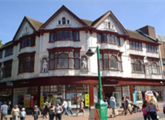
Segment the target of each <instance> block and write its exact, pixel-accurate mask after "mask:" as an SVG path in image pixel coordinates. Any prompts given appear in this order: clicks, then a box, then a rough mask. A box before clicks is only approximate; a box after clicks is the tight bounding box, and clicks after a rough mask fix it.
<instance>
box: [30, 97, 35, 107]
mask: <svg viewBox="0 0 165 120" xmlns="http://www.w3.org/2000/svg"><path fill="white" fill-rule="evenodd" d="M30 101H31V102H30V103H31V104H30V106H31V107H33V106H34V96H31V100H30Z"/></svg>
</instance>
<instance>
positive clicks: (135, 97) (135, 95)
mask: <svg viewBox="0 0 165 120" xmlns="http://www.w3.org/2000/svg"><path fill="white" fill-rule="evenodd" d="M142 101H143V97H142V93H141V91H135V92H134V93H133V102H134V103H142Z"/></svg>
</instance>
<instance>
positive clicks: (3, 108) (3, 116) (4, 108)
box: [1, 101, 9, 120]
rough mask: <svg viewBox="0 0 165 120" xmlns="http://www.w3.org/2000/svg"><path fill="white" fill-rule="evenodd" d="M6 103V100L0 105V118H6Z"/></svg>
mask: <svg viewBox="0 0 165 120" xmlns="http://www.w3.org/2000/svg"><path fill="white" fill-rule="evenodd" d="M8 109H9V107H8V105H6V101H5V102H4V103H3V105H1V120H3V118H4V119H6V116H7V114H8Z"/></svg>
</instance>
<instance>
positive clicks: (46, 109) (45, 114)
mask: <svg viewBox="0 0 165 120" xmlns="http://www.w3.org/2000/svg"><path fill="white" fill-rule="evenodd" d="M48 112H49V109H48V106H47V105H44V106H43V108H42V118H43V120H47V118H48Z"/></svg>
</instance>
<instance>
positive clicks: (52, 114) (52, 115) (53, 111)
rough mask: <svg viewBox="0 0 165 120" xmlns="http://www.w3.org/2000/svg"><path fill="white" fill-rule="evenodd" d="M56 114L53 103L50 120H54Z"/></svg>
mask: <svg viewBox="0 0 165 120" xmlns="http://www.w3.org/2000/svg"><path fill="white" fill-rule="evenodd" d="M54 114H55V106H54V104H53V103H51V106H50V108H49V120H54Z"/></svg>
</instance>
